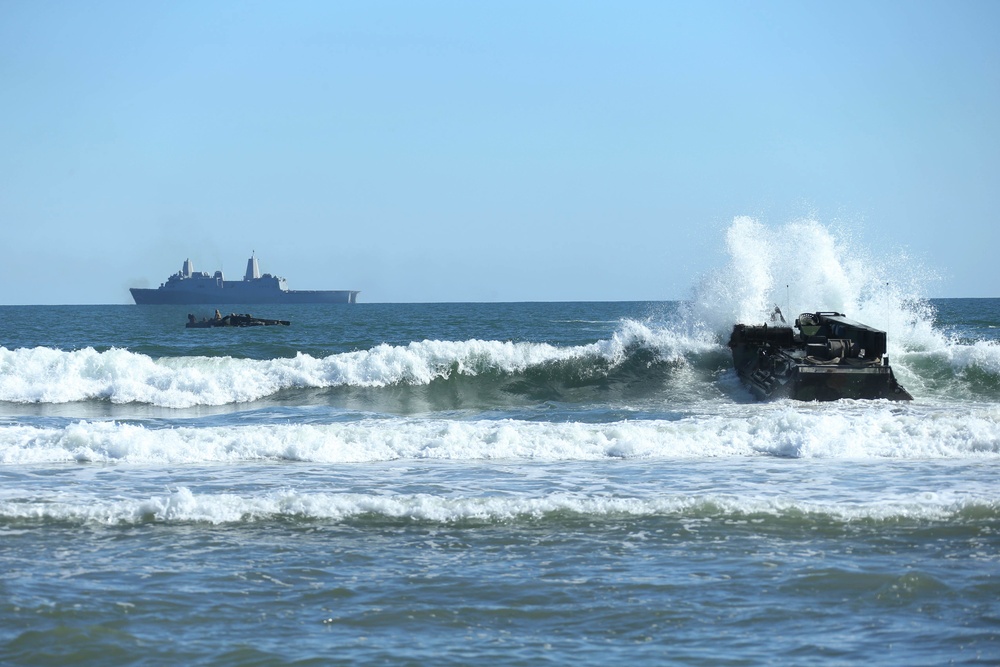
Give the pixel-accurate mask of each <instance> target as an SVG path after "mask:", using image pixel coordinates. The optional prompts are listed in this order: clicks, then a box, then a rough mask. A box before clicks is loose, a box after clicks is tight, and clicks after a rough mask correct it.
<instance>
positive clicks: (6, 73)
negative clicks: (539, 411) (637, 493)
mask: <svg viewBox="0 0 1000 667" xmlns="http://www.w3.org/2000/svg"><path fill="white" fill-rule="evenodd" d="M998 34H1000V3H996V2H838V3H830V2H808V1H798V2H766V1H761V2H745V1H740V2H725V1H717V2H620V3H611V2H602V3H597V2H436V1H429V2H378V1H376V2H363V3H362V2H355V3H348V2H328V1H320V2H305V1H300V2H288V3H277V2H206V1H198V2H183V1H179V2H131V1H129V2H102V1H99V0H98V1H93V2H44V1H37V0H31V1H28V0H23V1H22V0H7V1H6V2H3V3H0V90H2V98H3V99H2V104H0V224H2V226H3V236H2V238H3V240H4V241H3V248H4V253H3V255H4V261H3V262H2V265H0V303H7V304H19V303H29V304H30V303H40V304H41V303H130V302H131V300H130V298H129V295H128V291H127V288H128V287H130V286H156V285H158V284H159V283H160V282H162V281H163V280H164V279H166V277H167V276H168V275H169V274H171V273H173V272H176V271H177V270H179V269H180V267H181V263H182V262H183V260H184V259H185V258H186V257H190V258H191V259H192V260H193V261H194V262H195V266H196V268H197V269H199V270H209V271H214V270H215V269H218V268H222V269H223V270H224V271H225V272H226V275H227V277H228V278H236V277H239V276H240V275H241V274H242V272H243V269H244V267H245V263H246V258H247V257H248V256H249V254H250V252H251V251H256V254H257V256H258V258H259V259H260V263H261V269H262V270H263V271H266V272H273V273H277V274H279V275H283V276H284V277H285V278H287V279H288V282H289V286H290V287H292V288H293V289H294V288H298V289H358V290H361V291H362V293H361V300H362V301H369V302H379V301H388V302H393V301H522V300H542V301H544V300H646V299H650V300H655V299H679V298H685V297H687V296H689V293H690V290H691V289H692V287H693V286H694V284H695V283H696V282H697V280H698V277H699V275H701V274H703V273H705V272H706V271H708V270H710V269H711V268H713V267H714V266H716V265H718V264H720V263H721V261H722V260H721V258H720V253H721V251H722V248H723V245H724V231H725V229H726V228H727V227H728V226H729V224H730V223H731V221H732V220H733V218H734V217H736V216H742V215H749V216H752V217H755V218H758V219H760V220H761V221H763V222H765V223H767V224H769V225H775V226H780V225H781V224H784V223H786V222H788V221H791V220H795V219H799V218H803V217H810V218H813V219H816V220H819V221H820V222H822V223H823V224H825V225H830V226H835V227H837V228H838V229H845V230H848V231H849V233H850V234H851V235H853V236H855V237H857V238H858V239H860V242H861V243H862V244H863V245H865V246H866V247H871V248H880V247H885V248H892V249H901V250H902V251H903V252H905V253H906V254H908V255H909V256H911V257H912V258H913V261H914V263H915V264H918V265H920V266H922V267H926V269H927V271H928V272H929V273H934V274H937V275H938V276H939V278H938V279H937V280H934V281H932V283H931V284H930V285H929V287H928V289H929V293H928V294H926V296H930V297H935V296H945V297H947V296H1000V289H998V287H1000V280H998V278H997V271H996V269H995V266H996V260H995V256H996V253H997V249H998V247H1000V231H998V228H1000V225H998V224H997V221H996V217H997V212H998V211H1000V186H998V184H1000V40H998V39H997V38H996V36H997V35H998Z"/></svg>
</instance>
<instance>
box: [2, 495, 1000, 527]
mask: <svg viewBox="0 0 1000 667" xmlns="http://www.w3.org/2000/svg"><path fill="white" fill-rule="evenodd" d="M970 507H984V508H988V509H989V510H991V511H996V509H997V499H996V498H995V497H993V498H987V497H980V496H976V495H974V494H958V493H954V492H951V493H942V494H928V493H919V494H904V495H900V496H897V497H893V498H889V499H886V498H882V499H870V500H868V501H865V502H860V503H859V502H851V503H843V502H827V503H824V502H819V501H810V500H801V499H795V498H792V497H787V496H785V497H780V498H779V497H773V496H772V497H761V496H755V495H750V496H734V495H723V494H704V495H688V494H657V495H655V496H652V497H618V496H610V495H596V496H595V495H586V494H583V493H568V492H555V493H550V494H545V495H509V494H507V495H502V496H497V495H458V494H455V495H432V494H423V493H416V494H404V493H400V494H393V493H328V492H301V491H297V490H294V489H286V490H281V491H275V492H266V493H263V494H262V495H257V496H243V495H238V494H232V493H198V492H194V491H192V490H191V489H190V488H188V487H179V488H177V489H176V490H174V491H170V492H167V493H163V494H159V495H154V496H150V497H147V498H142V499H87V501H86V502H83V501H82V500H80V499H75V498H72V497H70V496H67V495H60V496H58V497H54V498H45V499H25V498H19V499H17V500H0V518H3V519H7V520H12V519H14V520H17V519H20V520H58V521H73V522H95V523H101V524H109V525H115V524H122V523H125V524H134V523H141V522H149V521H154V522H166V523H184V522H201V523H211V524H225V523H247V522H255V521H267V520H275V519H318V520H332V521H344V520H349V519H352V518H357V517H363V516H379V517H387V518H392V519H405V520H418V521H431V522H441V523H449V522H456V521H470V520H473V521H487V522H490V521H505V522H506V521H511V520H517V519H522V518H527V519H538V518H544V517H547V516H551V515H554V514H561V515H566V514H575V515H585V516H589V517H612V518H613V517H618V516H629V517H648V516H668V517H676V518H681V519H686V520H690V519H694V520H696V521H697V520H700V519H708V520H710V518H711V517H713V516H729V517H732V516H746V515H754V516H756V517H761V516H772V517H781V516H789V515H799V516H801V515H824V516H828V517H831V518H833V519H836V520H842V521H854V520H859V519H875V520H893V519H900V518H916V519H924V520H928V519H929V520H947V519H948V518H950V517H953V516H955V515H956V514H957V513H959V512H962V511H963V510H966V509H968V508H970ZM690 529H694V530H697V528H696V527H695V526H694V524H692V525H691V526H690Z"/></svg>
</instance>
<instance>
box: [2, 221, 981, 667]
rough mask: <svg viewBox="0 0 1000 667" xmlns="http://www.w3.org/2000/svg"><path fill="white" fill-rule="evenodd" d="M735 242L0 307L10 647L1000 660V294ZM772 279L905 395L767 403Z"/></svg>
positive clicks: (816, 242)
mask: <svg viewBox="0 0 1000 667" xmlns="http://www.w3.org/2000/svg"><path fill="white" fill-rule="evenodd" d="M775 231H776V232H777V233H775ZM727 241H728V249H729V261H728V264H727V266H726V267H725V268H724V269H723V270H721V271H719V272H718V273H715V274H711V275H707V276H705V277H704V278H703V279H701V280H700V281H698V282H697V285H696V287H695V288H694V289H693V292H692V297H691V298H690V299H689V300H686V301H683V302H623V303H514V304H495V303H481V304H407V305H395V304H365V303H359V304H356V305H342V306H294V307H284V308H282V307H276V306H270V307H255V308H253V309H252V312H253V314H254V315H258V316H263V317H276V318H281V319H289V320H291V321H292V324H291V326H289V327H259V328H249V329H233V330H224V329H216V330H213V329H193V330H187V329H185V328H184V322H185V320H186V315H187V313H188V312H193V313H195V314H196V315H198V316H199V317H200V316H207V315H209V314H210V313H211V310H212V309H210V308H203V309H201V310H197V307H168V306H163V307H136V306H6V307H0V572H2V576H0V663H2V664H11V665H43V664H60V665H108V664H118V665H125V664H142V665H152V664H193V665H246V664H258V665H269V664H275V665H277V664H298V665H328V664H344V665H347V664H351V665H354V664H413V665H417V664H437V665H464V664H481V663H490V664H495V665H538V664H544V663H549V664H568V663H573V664H578V665H607V664H625V663H628V664H632V665H662V664H679V665H713V666H714V665H749V664H755V665H756V664H782V665H785V664H801V665H847V664H852V665H853V664H858V663H861V662H864V663H867V664H882V665H941V664H997V663H998V662H1000V640H998V634H1000V483H998V482H1000V473H998V462H1000V299H946V300H934V299H928V298H927V295H926V293H925V292H924V291H923V290H924V289H925V287H924V284H925V279H926V277H925V276H924V275H923V271H922V269H921V267H919V266H915V265H913V264H912V263H910V262H908V260H906V258H905V257H902V256H899V255H891V256H889V257H885V256H883V255H881V254H879V253H878V252H873V251H872V250H871V249H865V248H857V247H852V246H851V244H850V241H849V240H845V239H843V238H838V237H836V236H835V235H834V234H833V233H832V232H831V230H830V229H828V228H826V227H824V226H823V225H821V224H819V223H817V222H813V221H802V222H797V223H792V224H788V225H785V226H784V227H782V228H781V229H779V230H765V229H763V228H762V227H761V225H760V224H759V223H757V222H756V221H754V220H751V219H747V218H741V219H737V220H735V221H734V223H733V224H732V226H731V227H730V228H729V230H728V236H727ZM803 248H808V249H809V252H808V253H804V252H803V251H802V249H803ZM360 287H362V288H363V286H360ZM363 298H364V293H363V292H362V299H363ZM775 304H778V305H780V306H781V308H782V310H783V311H784V312H785V313H786V315H787V314H792V315H795V314H798V313H799V312H804V311H816V310H836V311H840V312H844V313H846V314H847V315H848V316H850V317H851V318H853V319H856V320H859V321H861V322H865V323H867V324H870V325H872V326H876V327H879V328H884V329H886V330H887V331H888V336H889V356H890V359H891V361H892V365H893V368H894V370H895V373H896V375H897V377H898V378H899V380H900V382H901V383H902V384H903V385H904V386H905V387H906V388H907V390H909V391H910V393H912V394H913V395H914V397H915V400H914V401H912V402H909V403H889V402H885V401H869V402H865V401H852V400H843V401H836V402H832V403H821V404H820V403H801V402H794V401H787V400H780V401H775V402H771V403H757V402H755V401H753V400H752V398H751V396H750V395H749V394H748V393H747V392H746V390H745V389H744V388H743V387H742V386H741V385H740V383H739V381H738V380H737V377H736V374H735V372H734V371H733V369H732V361H731V357H730V355H729V350H728V348H727V347H726V346H725V342H726V340H727V339H728V333H729V331H730V329H731V327H732V324H733V323H734V322H736V321H745V322H759V321H763V319H764V317H765V314H766V313H767V312H769V311H770V310H771V309H773V307H774V305H775ZM219 307H220V309H222V310H224V311H227V312H228V311H236V312H245V311H246V310H247V308H246V307H240V306H228V305H226V304H219ZM202 310H203V311H204V312H201V311H202Z"/></svg>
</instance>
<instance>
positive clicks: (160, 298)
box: [129, 254, 359, 305]
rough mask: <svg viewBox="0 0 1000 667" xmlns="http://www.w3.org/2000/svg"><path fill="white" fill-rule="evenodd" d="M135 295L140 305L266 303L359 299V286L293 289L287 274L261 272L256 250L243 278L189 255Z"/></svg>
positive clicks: (326, 301) (133, 291) (354, 300)
mask: <svg viewBox="0 0 1000 667" xmlns="http://www.w3.org/2000/svg"><path fill="white" fill-rule="evenodd" d="M129 291H130V292H131V293H132V298H133V299H135V302H136V303H137V304H140V305H164V304H179V305H189V304H190V305H205V304H230V303H232V304H254V303H256V304H266V303H279V304H288V303H356V302H357V297H358V293H359V292H358V290H290V289H288V284H287V283H286V281H285V279H284V278H281V277H280V276H274V275H271V274H270V273H265V274H263V275H262V274H261V272H260V265H259V264H258V262H257V256H256V254H253V255H251V256H250V259H248V260H247V270H246V273H245V274H244V276H243V280H226V279H225V276H224V275H223V273H222V271H216V272H215V273H213V274H211V275H209V274H208V272H206V271H195V269H194V263H193V262H192V261H191V260H190V259H185V260H184V263H183V264H182V265H181V270H180V271H178V272H177V273H175V274H173V275H172V276H170V277H169V278H167V281H166V282H164V283H162V284H161V285H160V286H159V287H158V288H156V289H146V288H140V287H133V288H131V289H129Z"/></svg>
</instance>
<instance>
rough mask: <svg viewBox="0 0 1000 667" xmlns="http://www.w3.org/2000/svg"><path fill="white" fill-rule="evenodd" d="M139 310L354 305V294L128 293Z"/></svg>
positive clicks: (231, 290) (135, 290)
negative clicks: (164, 307) (326, 304)
mask: <svg viewBox="0 0 1000 667" xmlns="http://www.w3.org/2000/svg"><path fill="white" fill-rule="evenodd" d="M129 291H130V292H131V293H132V298H133V299H134V300H135V302H136V304H138V305H140V306H147V305H148V306H166V305H177V306H188V305H191V306H205V305H217V304H251V305H252V304H294V303H356V302H357V298H358V292H357V291H355V290H276V291H273V292H272V291H267V292H264V291H260V290H241V289H239V288H216V289H197V290H168V289H162V288H161V289H143V288H139V287H133V288H131V289H130V290H129Z"/></svg>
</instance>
